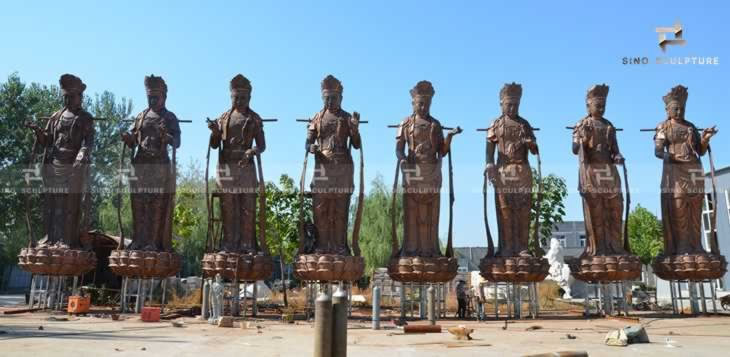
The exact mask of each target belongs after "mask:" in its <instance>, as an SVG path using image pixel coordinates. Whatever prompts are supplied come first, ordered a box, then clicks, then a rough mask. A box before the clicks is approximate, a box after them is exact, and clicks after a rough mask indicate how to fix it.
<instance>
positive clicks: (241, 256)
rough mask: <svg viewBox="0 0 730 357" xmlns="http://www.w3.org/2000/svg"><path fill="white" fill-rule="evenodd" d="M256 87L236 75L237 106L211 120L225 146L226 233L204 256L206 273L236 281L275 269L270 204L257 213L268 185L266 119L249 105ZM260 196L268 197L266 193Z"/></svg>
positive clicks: (216, 142) (221, 194)
mask: <svg viewBox="0 0 730 357" xmlns="http://www.w3.org/2000/svg"><path fill="white" fill-rule="evenodd" d="M251 90H252V88H251V82H249V80H248V79H247V78H246V77H244V76H243V75H241V74H239V75H236V76H235V77H233V79H232V80H231V82H230V92H231V109H229V110H227V111H226V112H224V113H223V114H221V116H220V117H219V118H218V119H217V120H215V121H210V122H208V128H209V129H210V131H211V134H210V147H211V148H213V149H219V151H218V166H217V173H218V178H217V179H216V184H217V186H218V192H216V193H215V195H216V197H218V198H219V201H220V214H221V221H222V232H221V233H222V237H220V238H221V239H218V246H217V247H211V248H210V249H208V247H206V249H207V250H206V251H211V250H212V251H214V252H210V253H207V254H205V256H204V257H203V271H204V272H205V275H206V276H210V277H213V276H215V275H216V274H221V275H222V276H224V277H226V278H228V279H231V280H234V281H238V280H244V281H256V280H263V279H266V278H268V277H269V276H270V275H271V272H272V270H273V267H274V265H273V261H272V260H271V256H270V255H269V252H268V249H266V237H265V236H264V225H265V224H266V223H265V222H266V221H265V217H264V216H263V215H264V214H265V205H261V208H260V209H259V210H258V215H257V214H256V213H257V209H256V199H257V192H258V191H259V189H260V187H262V186H263V184H264V181H263V177H260V178H258V177H257V173H258V172H262V171H260V170H257V166H258V168H259V169H260V166H261V159H260V155H261V153H263V152H264V150H266V139H265V137H264V123H263V120H262V119H261V117H260V116H259V115H258V114H257V113H256V112H254V111H253V110H252V109H251V107H250V106H249V103H250V101H251ZM254 143H255V145H254ZM259 194H260V195H261V196H260V197H258V198H261V199H263V200H265V193H264V192H263V191H261V192H259ZM209 204H210V202H209ZM211 218H212V217H211V216H210V215H209V219H211ZM257 218H263V219H257ZM257 223H258V229H257ZM257 233H258V235H257ZM210 243H213V240H211V241H210Z"/></svg>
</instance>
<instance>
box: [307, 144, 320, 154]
mask: <svg viewBox="0 0 730 357" xmlns="http://www.w3.org/2000/svg"><path fill="white" fill-rule="evenodd" d="M309 152H310V153H312V154H316V153H318V152H319V145H317V144H311V145H309Z"/></svg>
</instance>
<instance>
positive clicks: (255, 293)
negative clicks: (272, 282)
mask: <svg viewBox="0 0 730 357" xmlns="http://www.w3.org/2000/svg"><path fill="white" fill-rule="evenodd" d="M244 296H245V295H244ZM258 301H259V282H258V281H254V282H253V301H252V302H251V316H253V317H256V315H258V313H259V304H258Z"/></svg>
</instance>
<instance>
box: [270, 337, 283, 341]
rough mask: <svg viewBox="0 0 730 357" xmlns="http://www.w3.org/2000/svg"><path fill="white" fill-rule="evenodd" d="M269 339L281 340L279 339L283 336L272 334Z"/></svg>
mask: <svg viewBox="0 0 730 357" xmlns="http://www.w3.org/2000/svg"><path fill="white" fill-rule="evenodd" d="M271 339H272V340H281V339H283V337H281V336H274V337H272V338H271Z"/></svg>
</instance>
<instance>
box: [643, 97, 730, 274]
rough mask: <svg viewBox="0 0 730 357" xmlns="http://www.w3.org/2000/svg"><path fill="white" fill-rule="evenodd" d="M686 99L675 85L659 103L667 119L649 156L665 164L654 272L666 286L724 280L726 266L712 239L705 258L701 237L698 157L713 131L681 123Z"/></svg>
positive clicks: (702, 187) (702, 177) (702, 181)
mask: <svg viewBox="0 0 730 357" xmlns="http://www.w3.org/2000/svg"><path fill="white" fill-rule="evenodd" d="M687 96H688V93H687V87H684V86H681V85H679V86H676V87H674V88H672V90H671V91H670V92H669V93H668V94H667V95H665V96H664V97H663V99H664V104H665V109H666V112H667V119H666V120H665V121H663V122H661V123H659V125H658V126H657V127H656V134H655V136H654V154H655V156H656V157H657V158H659V159H661V160H662V161H663V162H664V164H663V171H662V181H661V206H662V224H663V226H664V252H663V253H662V254H660V255H659V256H657V257H656V258H655V259H654V263H653V268H654V272H655V273H656V274H657V276H659V277H660V278H662V279H665V280H702V279H718V278H720V277H722V276H723V275H725V272H726V271H727V262H726V260H725V257H724V256H722V255H720V251H719V248H718V246H717V240H716V237H712V239H710V247H709V248H710V252H709V253H708V252H707V251H705V249H704V248H703V247H702V236H701V234H702V223H701V218H702V201H703V199H704V196H705V174H704V169H703V168H702V161H701V156H703V155H705V154H706V153H708V152H711V149H710V138H712V136H713V135H715V133H717V131H716V130H715V128H714V127H713V128H707V129H704V130H702V131H700V130H699V129H697V127H695V125H694V124H692V123H691V122H689V121H687V120H686V119H685V118H684V114H685V107H686V104H687ZM710 158H711V157H710ZM711 163H712V161H711ZM711 168H712V167H711ZM713 179H714V170H713ZM713 187H714V186H713ZM715 202H717V201H715ZM710 224H711V227H709V228H711V229H710V231H712V232H715V229H716V226H715V218H714V217H713V219H712V220H711V222H710Z"/></svg>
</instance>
